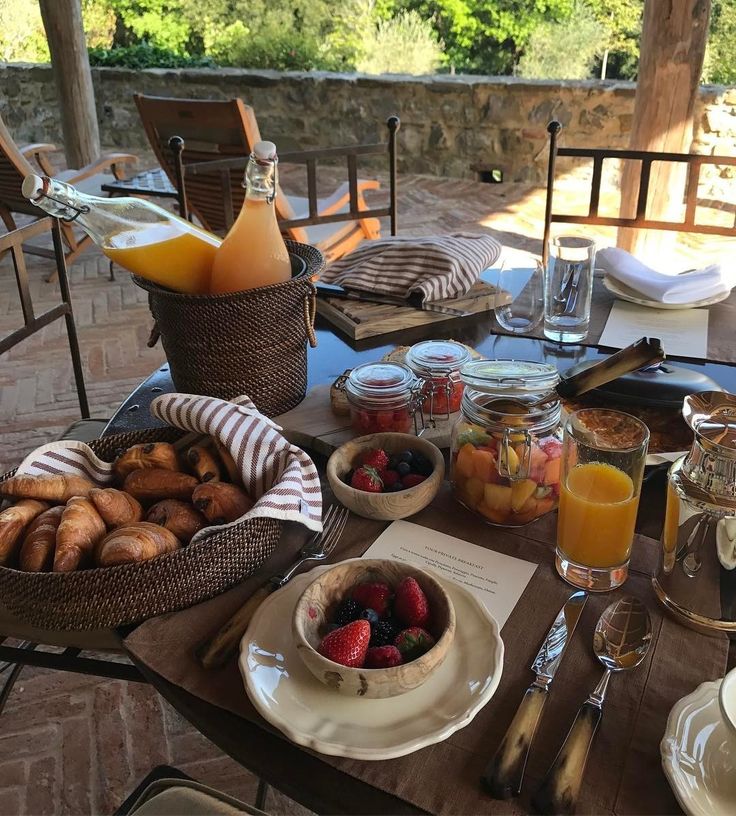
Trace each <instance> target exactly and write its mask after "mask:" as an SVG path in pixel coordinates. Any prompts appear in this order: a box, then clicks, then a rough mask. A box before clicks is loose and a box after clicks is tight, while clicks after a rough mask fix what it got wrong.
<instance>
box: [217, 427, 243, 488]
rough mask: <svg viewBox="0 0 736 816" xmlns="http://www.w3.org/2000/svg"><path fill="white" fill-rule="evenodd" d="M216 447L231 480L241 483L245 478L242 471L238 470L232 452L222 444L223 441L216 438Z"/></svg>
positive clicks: (234, 482)
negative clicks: (241, 474) (241, 473)
mask: <svg viewBox="0 0 736 816" xmlns="http://www.w3.org/2000/svg"><path fill="white" fill-rule="evenodd" d="M213 441H214V443H215V447H216V448H217V455H218V456H219V457H220V459H221V461H222V464H223V465H224V466H225V470H226V471H227V475H228V477H229V479H230V481H231V482H232V483H233V484H240V483H241V482H242V481H243V480H242V478H241V476H240V471H239V470H238V466H237V465H236V464H235V460H234V459H233V457H232V456H231V454H230V451H229V450H228V449H227V448H226V447H225V446H224V445H223V444H222V442H220V441H218V440H217V439H214V437H213Z"/></svg>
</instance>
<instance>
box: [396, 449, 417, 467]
mask: <svg viewBox="0 0 736 816" xmlns="http://www.w3.org/2000/svg"><path fill="white" fill-rule="evenodd" d="M396 458H397V459H398V460H399V462H406V464H407V465H410V464H411V463H412V460H413V459H414V454H413V453H412V451H410V450H405V451H401V453H400V454H399V455H398V456H397V457H396Z"/></svg>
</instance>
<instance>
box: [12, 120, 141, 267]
mask: <svg viewBox="0 0 736 816" xmlns="http://www.w3.org/2000/svg"><path fill="white" fill-rule="evenodd" d="M55 150H56V147H55V146H54V145H52V144H30V145H25V146H19V145H17V144H16V143H15V141H14V140H13V137H12V136H11V135H10V133H9V131H8V129H7V127H6V126H5V123H4V122H3V120H2V118H1V117H0V218H1V219H2V220H3V223H4V224H5V226H6V227H7V229H8V231H11V230H15V229H17V228H18V225H17V224H16V222H15V217H14V216H15V214H17V213H22V214H23V215H31V216H33V217H34V218H40V217H42V213H41V210H39V209H38V207H35V206H34V205H33V204H31V202H30V201H28V199H27V198H25V197H24V196H23V194H22V192H21V184H22V183H23V179H24V178H25V177H26V176H27V175H28V174H29V173H38V169H40V170H41V172H42V173H43V174H44V175H47V176H51V177H53V178H57V179H60V180H61V181H65V182H66V183H67V184H72V185H74V186H75V187H77V188H79V189H80V190H82V191H83V192H85V193H92V194H97V193H99V189H100V181H101V179H100V178H99V176H100V175H101V174H102V173H103V172H104V171H105V170H111V171H112V174H113V175H114V176H115V178H116V179H118V178H122V177H123V172H122V171H123V168H124V167H125V165H127V164H135V163H136V162H137V161H138V159H137V158H136V157H135V156H132V155H131V154H129V153H107V154H105V155H104V156H101V157H100V158H99V159H98V160H97V161H95V162H92V163H91V164H88V165H87V166H86V167H82V168H81V169H79V170H63V171H61V172H58V173H57V172H56V171H55V170H54V168H53V166H52V165H51V162H50V161H49V157H48V154H49V153H52V152H54V151H55ZM30 159H33V160H34V161H35V162H36V164H37V165H38V168H35V167H33V165H32V164H31V163H30ZM60 228H61V235H62V238H63V240H64V244H65V245H66V251H65V258H66V262H67V263H68V264H69V263H72V262H73V261H74V260H75V259H76V257H77V255H79V254H80V252H83V251H84V250H85V249H87V247H88V246H90V244H91V242H92V239H91V238H90V237H89V236H88V235H86V234H84V235H77V234H76V233H75V232H74V230H73V229H72V225H71V224H67V223H65V222H63V221H62V222H60ZM25 251H26V252H27V253H29V254H32V255H41V256H43V257H44V258H53V257H54V252H53V251H52V250H50V249H47V248H45V247H38V246H26V247H25Z"/></svg>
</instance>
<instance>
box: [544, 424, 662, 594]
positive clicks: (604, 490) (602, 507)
mask: <svg viewBox="0 0 736 816" xmlns="http://www.w3.org/2000/svg"><path fill="white" fill-rule="evenodd" d="M648 444H649V429H648V428H647V426H646V425H645V424H644V423H643V422H641V421H640V420H638V419H636V417H633V416H630V415H629V414H624V413H622V412H621V411H610V410H608V409H605V408H583V409H582V410H580V411H575V413H573V414H570V416H569V417H568V419H567V422H566V423H565V433H564V438H563V443H562V466H561V474H560V475H561V479H560V510H559V516H558V519H557V551H556V556H555V564H556V566H557V572H559V574H560V575H561V576H562V577H563V578H564V579H565V580H566V581H567V582H568V583H570V584H573V586H576V587H581V588H583V589H587V590H590V591H592V592H605V591H607V590H610V589H615V588H616V587H618V586H621V584H623V582H624V581H625V580H626V578H627V577H628V574H629V558H630V556H631V544H632V541H633V539H634V526H635V524H636V512H637V510H638V507H639V495H640V493H641V482H642V476H643V474H644V464H645V461H646V456H647V446H648Z"/></svg>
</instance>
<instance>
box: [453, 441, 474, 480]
mask: <svg viewBox="0 0 736 816" xmlns="http://www.w3.org/2000/svg"><path fill="white" fill-rule="evenodd" d="M474 451H475V448H474V447H473V446H472V445H471V444H470V442H468V443H467V444H465V445H463V446H462V448H460V450H459V451H458V452H457V458H456V459H455V474H456V475H457V476H460V477H461V478H463V479H469V478H470V477H471V476H473V475H474V471H473V452H474Z"/></svg>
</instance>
